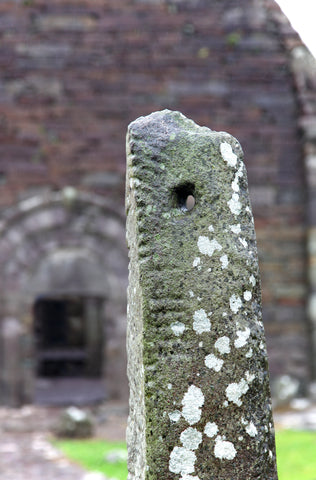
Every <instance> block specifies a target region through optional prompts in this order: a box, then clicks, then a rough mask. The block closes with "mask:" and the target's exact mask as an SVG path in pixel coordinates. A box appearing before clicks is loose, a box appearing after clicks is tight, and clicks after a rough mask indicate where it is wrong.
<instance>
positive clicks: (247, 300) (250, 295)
mask: <svg viewBox="0 0 316 480" xmlns="http://www.w3.org/2000/svg"><path fill="white" fill-rule="evenodd" d="M244 299H245V300H246V302H249V300H251V299H252V293H251V292H250V291H249V290H246V291H245V292H244Z"/></svg>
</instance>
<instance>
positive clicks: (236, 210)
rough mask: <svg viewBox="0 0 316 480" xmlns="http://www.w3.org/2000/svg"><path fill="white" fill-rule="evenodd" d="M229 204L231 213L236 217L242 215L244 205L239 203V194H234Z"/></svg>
mask: <svg viewBox="0 0 316 480" xmlns="http://www.w3.org/2000/svg"><path fill="white" fill-rule="evenodd" d="M227 204H228V206H229V208H230V211H231V212H232V213H233V214H234V215H239V214H240V212H241V207H242V205H241V203H240V201H239V195H238V193H233V195H232V198H231V199H230V200H228V202H227Z"/></svg>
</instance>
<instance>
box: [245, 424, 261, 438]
mask: <svg viewBox="0 0 316 480" xmlns="http://www.w3.org/2000/svg"><path fill="white" fill-rule="evenodd" d="M246 432H247V433H248V435H249V436H250V437H255V436H256V435H258V430H257V427H256V426H255V425H254V424H253V422H249V423H248V425H247V427H246Z"/></svg>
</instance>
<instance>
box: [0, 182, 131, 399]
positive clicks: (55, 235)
mask: <svg viewBox="0 0 316 480" xmlns="http://www.w3.org/2000/svg"><path fill="white" fill-rule="evenodd" d="M2 218H3V220H2V222H1V224H0V269H1V272H2V275H1V278H0V291H1V307H0V309H1V310H0V313H1V319H2V322H1V323H2V324H3V328H1V332H2V335H0V342H1V341H2V343H3V344H4V343H5V339H4V338H3V335H4V333H3V332H11V330H10V328H9V329H8V327H6V323H7V322H8V321H9V320H8V319H11V320H10V321H12V319H15V328H14V332H16V331H19V335H20V337H19V341H18V343H19V345H20V348H19V361H18V362H15V363H14V365H19V371H18V372H15V376H16V375H17V376H18V377H19V378H20V386H19V388H18V393H16V391H17V389H16V388H15V390H14V391H15V393H13V392H12V391H11V390H12V389H11V388H10V381H11V380H10V377H11V376H12V374H14V372H11V373H10V372H9V371H7V367H6V365H9V364H10V359H8V358H4V355H2V358H0V363H2V368H1V370H2V372H3V374H2V378H1V386H2V388H1V391H2V392H4V393H3V398H2V399H1V400H0V401H1V402H2V403H13V404H19V403H24V402H29V401H32V399H33V396H34V335H33V331H32V328H33V305H34V301H35V299H36V298H38V296H40V295H49V292H51V293H52V292H53V291H54V292H55V293H56V292H57V290H58V288H59V289H60V292H59V293H60V294H63V293H67V294H69V293H71V292H70V291H69V288H70V290H71V289H73V292H74V293H76V294H80V295H85V296H86V297H90V298H91V297H94V298H96V297H98V298H104V299H105V298H106V305H105V314H104V315H105V316H106V322H105V323H104V331H105V337H106V338H107V342H106V347H105V352H104V358H106V359H107V360H106V362H105V363H104V365H103V368H104V378H105V381H106V384H107V393H108V395H109V396H110V397H125V396H126V395H127V385H126V378H125V370H126V360H125V358H126V357H125V322H126V286H127V263H128V261H127V249H126V244H125V221H124V215H123V214H122V213H121V212H120V211H119V210H118V209H117V208H116V207H115V206H113V205H111V203H109V202H108V201H107V200H105V199H104V198H102V197H99V196H97V195H94V194H90V193H86V192H80V191H77V190H75V189H73V188H70V187H68V188H66V189H64V190H63V191H61V192H53V193H47V194H45V195H43V196H36V197H32V198H29V199H27V200H24V201H22V202H20V203H19V204H18V205H16V206H15V207H13V208H10V209H8V210H7V212H6V213H5V215H4V216H3V217H2ZM62 257H63V258H62ZM71 258H72V260H71ZM75 258H76V259H77V260H76V261H75V260H74V259H75ZM78 259H79V260H80V261H79V260H78ZM70 260H71V261H70ZM65 262H66V263H67V262H68V267H69V265H70V264H71V263H72V267H71V268H72V269H73V268H77V269H78V268H79V270H78V274H77V284H76V282H75V283H74V278H75V277H76V275H74V272H73V271H71V268H70V271H69V269H68V275H70V276H71V277H72V283H71V285H70V284H69V282H68V287H67V281H69V278H68V279H67V268H64V271H63V269H62V267H61V266H62V264H63V263H64V267H65V266H66V264H65ZM54 268H55V269H57V270H58V271H57V270H56V272H55V273H56V278H55V279H52V278H50V277H49V275H50V274H51V273H52V269H54ZM83 272H85V275H83ZM45 275H46V279H45ZM62 277H63V279H62ZM45 282H46V284H45ZM54 282H55V284H54ZM80 282H81V283H80ZM67 288H68V291H67ZM16 324H18V325H19V329H17V328H16ZM1 332H0V333H1ZM1 338H2V340H1ZM0 347H1V345H0ZM16 368H17V367H16ZM16 397H19V398H16Z"/></svg>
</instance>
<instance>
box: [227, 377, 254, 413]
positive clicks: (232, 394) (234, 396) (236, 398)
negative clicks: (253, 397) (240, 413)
mask: <svg viewBox="0 0 316 480" xmlns="http://www.w3.org/2000/svg"><path fill="white" fill-rule="evenodd" d="M248 390H249V385H248V383H247V382H246V380H245V379H244V378H242V379H241V380H240V382H239V383H230V384H229V385H228V387H227V388H226V397H227V398H228V400H229V401H230V402H233V403H235V405H238V407H240V406H241V405H242V401H241V400H240V397H241V396H242V395H244V394H245V393H247V392H248Z"/></svg>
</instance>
